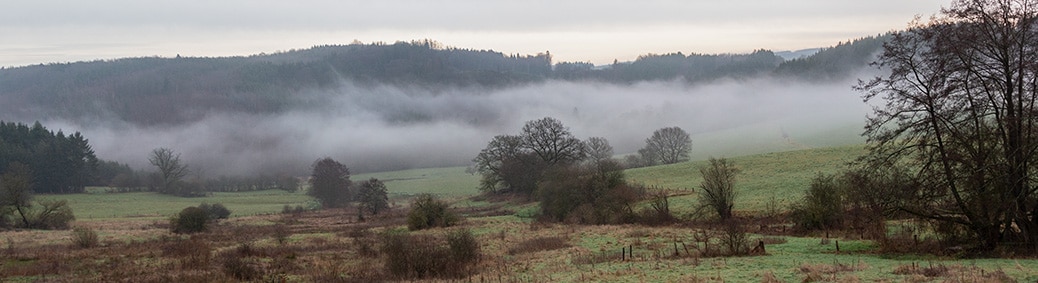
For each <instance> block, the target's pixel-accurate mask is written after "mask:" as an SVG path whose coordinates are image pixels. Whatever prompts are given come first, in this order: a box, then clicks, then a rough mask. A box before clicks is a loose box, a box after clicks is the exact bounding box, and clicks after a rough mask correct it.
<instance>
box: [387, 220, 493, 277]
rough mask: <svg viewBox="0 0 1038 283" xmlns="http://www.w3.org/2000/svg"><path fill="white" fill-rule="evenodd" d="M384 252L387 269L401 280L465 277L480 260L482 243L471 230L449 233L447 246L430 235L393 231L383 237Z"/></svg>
mask: <svg viewBox="0 0 1038 283" xmlns="http://www.w3.org/2000/svg"><path fill="white" fill-rule="evenodd" d="M382 253H383V254H385V255H386V261H385V268H386V270H387V271H389V273H390V274H392V275H393V276H396V277H397V278H401V279H418V278H429V277H449V278H460V277H464V276H465V275H466V274H469V273H470V272H471V270H470V269H471V267H472V266H474V265H475V263H476V262H478V261H479V258H480V251H479V243H478V242H477V241H476V239H475V237H473V236H472V233H471V232H469V231H468V230H462V231H456V232H452V233H449V234H447V246H446V247H444V246H442V245H438V244H437V241H436V240H435V239H432V238H430V237H428V236H412V235H410V234H408V233H407V232H399V231H390V232H387V233H385V234H384V236H383V244H382Z"/></svg>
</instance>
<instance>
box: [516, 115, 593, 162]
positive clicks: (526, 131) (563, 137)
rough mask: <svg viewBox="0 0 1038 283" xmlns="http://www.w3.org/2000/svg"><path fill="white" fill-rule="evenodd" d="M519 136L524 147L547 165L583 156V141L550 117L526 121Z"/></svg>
mask: <svg viewBox="0 0 1038 283" xmlns="http://www.w3.org/2000/svg"><path fill="white" fill-rule="evenodd" d="M519 136H520V137H521V138H522V141H523V147H524V148H526V149H528V150H530V151H532V152H533V153H534V154H536V155H537V156H538V157H540V158H541V159H542V160H544V162H545V163H548V164H549V165H555V164H559V163H568V162H575V161H578V160H581V159H583V157H584V143H583V142H581V141H580V139H577V138H576V137H574V136H573V134H572V133H570V131H569V128H567V127H566V126H563V125H562V122H560V121H559V120H557V119H555V118H552V117H544V118H541V119H539V120H533V121H529V122H526V125H524V126H523V130H522V134H520V135H519Z"/></svg>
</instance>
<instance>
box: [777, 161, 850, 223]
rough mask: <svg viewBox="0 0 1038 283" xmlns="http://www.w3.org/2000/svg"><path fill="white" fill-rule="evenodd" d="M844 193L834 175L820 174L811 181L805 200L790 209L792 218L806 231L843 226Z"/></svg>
mask: <svg viewBox="0 0 1038 283" xmlns="http://www.w3.org/2000/svg"><path fill="white" fill-rule="evenodd" d="M843 213H844V207H843V193H842V191H841V184H840V183H839V182H838V180H837V179H836V178H835V177H834V176H832V175H823V174H818V175H817V176H815V178H814V179H813V180H811V187H810V188H808V190H807V192H806V193H805V195H804V199H803V200H802V201H801V202H800V203H797V204H794V205H793V206H792V207H791V208H790V217H791V218H792V220H793V222H794V223H796V225H797V226H798V227H800V228H801V229H805V230H818V229H832V228H841V227H842V226H843Z"/></svg>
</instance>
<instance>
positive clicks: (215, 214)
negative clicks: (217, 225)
mask: <svg viewBox="0 0 1038 283" xmlns="http://www.w3.org/2000/svg"><path fill="white" fill-rule="evenodd" d="M198 208H201V209H202V210H205V212H206V213H208V214H209V220H217V219H227V217H229V216H231V211H230V210H229V209H227V207H224V206H223V204H220V203H214V204H208V203H204V202H203V203H202V204H200V205H198Z"/></svg>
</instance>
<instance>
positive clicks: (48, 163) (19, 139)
mask: <svg viewBox="0 0 1038 283" xmlns="http://www.w3.org/2000/svg"><path fill="white" fill-rule="evenodd" d="M16 164H23V165H16ZM97 164H98V161H97V158H96V157H95V156H94V151H93V150H92V149H91V148H90V145H89V144H88V143H87V139H86V138H84V137H83V135H80V134H79V132H76V133H74V134H71V135H65V134H64V133H62V132H61V131H58V132H57V133H54V132H52V131H49V130H47V129H46V128H44V127H43V125H40V123H39V122H37V123H36V124H34V125H32V126H31V127H30V126H28V125H25V124H21V123H11V122H3V121H0V172H7V169H8V167H11V166H27V167H28V170H29V171H30V172H31V175H32V180H31V183H32V185H31V187H32V190H33V191H34V192H37V193H76V192H82V191H83V189H84V188H85V187H86V185H87V184H89V183H90V182H91V181H92V179H93V178H94V171H95V170H96V168H97Z"/></svg>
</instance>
